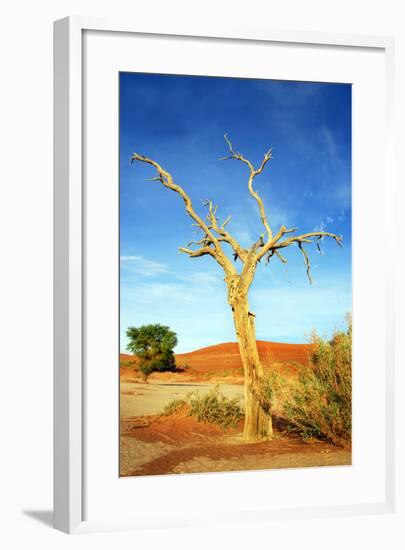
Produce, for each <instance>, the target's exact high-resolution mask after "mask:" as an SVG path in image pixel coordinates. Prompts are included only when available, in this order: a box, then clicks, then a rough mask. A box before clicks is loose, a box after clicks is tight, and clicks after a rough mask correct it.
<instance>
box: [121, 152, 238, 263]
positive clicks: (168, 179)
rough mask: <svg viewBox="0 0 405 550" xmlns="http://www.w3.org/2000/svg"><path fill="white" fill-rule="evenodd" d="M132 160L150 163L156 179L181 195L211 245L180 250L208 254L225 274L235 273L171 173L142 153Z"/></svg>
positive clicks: (194, 255) (134, 156)
mask: <svg viewBox="0 0 405 550" xmlns="http://www.w3.org/2000/svg"><path fill="white" fill-rule="evenodd" d="M134 161H139V162H144V163H146V164H150V165H151V166H153V167H154V168H155V169H156V171H157V173H158V179H159V180H160V181H161V182H162V184H163V185H164V186H165V187H167V188H168V189H171V190H172V191H175V192H176V193H178V194H179V195H180V196H181V198H182V199H183V201H184V204H185V208H186V212H187V213H188V215H189V216H190V217H191V218H192V219H193V220H194V222H195V223H196V224H197V225H198V227H199V228H200V229H202V230H203V232H204V235H205V236H206V237H207V239H209V240H210V242H211V243H212V245H213V248H211V247H210V246H208V247H202V248H200V249H199V250H197V251H192V250H189V249H187V248H180V251H181V252H186V253H187V254H189V255H190V257H193V258H195V257H197V256H202V255H204V254H209V255H211V256H213V257H214V258H215V259H216V260H217V262H218V263H219V264H220V265H221V267H222V268H223V269H224V271H225V273H226V274H235V273H236V270H235V267H234V266H233V265H232V262H231V261H230V260H229V259H228V258H227V256H226V254H225V253H224V251H223V250H222V248H221V245H220V242H219V240H218V238H217V237H216V236H215V235H214V233H212V231H211V230H210V228H209V227H208V226H207V224H206V223H205V222H204V221H203V220H202V218H201V217H200V216H199V215H198V214H197V212H196V211H195V210H194V207H193V204H192V202H191V199H190V197H189V196H188V195H187V193H186V192H185V191H184V189H183V188H182V187H181V186H180V185H177V184H176V183H174V181H173V178H172V176H171V174H170V173H169V172H168V171H167V170H165V169H164V168H162V166H161V165H160V164H158V163H157V162H156V161H154V160H153V159H150V158H148V157H145V156H144V155H139V154H138V153H134V154H133V155H132V157H131V163H133V162H134Z"/></svg>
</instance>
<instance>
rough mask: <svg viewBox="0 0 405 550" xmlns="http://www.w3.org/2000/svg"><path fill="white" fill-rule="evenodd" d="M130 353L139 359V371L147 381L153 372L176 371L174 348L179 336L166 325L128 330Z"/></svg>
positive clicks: (144, 326)
mask: <svg viewBox="0 0 405 550" xmlns="http://www.w3.org/2000/svg"><path fill="white" fill-rule="evenodd" d="M127 337H128V339H129V343H128V345H127V349H128V351H131V352H132V353H133V354H134V355H137V357H138V358H139V369H140V371H141V372H142V374H143V376H144V379H145V381H146V380H147V379H148V376H149V375H150V374H152V372H165V371H171V372H174V371H175V370H176V360H175V357H174V353H173V348H174V347H175V346H176V345H177V335H176V333H175V332H173V331H171V330H170V329H169V327H166V326H164V325H159V324H155V325H142V326H141V327H129V328H128V330H127Z"/></svg>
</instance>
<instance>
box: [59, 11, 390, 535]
mask: <svg viewBox="0 0 405 550" xmlns="http://www.w3.org/2000/svg"><path fill="white" fill-rule="evenodd" d="M106 31H107V32H110V33H126V34H132V35H142V36H148V35H150V36H156V35H159V36H164V37H166V38H167V37H170V36H173V37H176V39H177V40H181V39H182V37H183V38H184V39H185V38H186V37H190V36H191V37H198V38H199V39H201V40H207V41H209V40H214V39H221V40H229V41H233V42H237V41H249V42H252V43H261V44H264V43H273V42H274V43H280V44H293V45H296V46H297V45H301V46H305V45H314V46H317V45H318V46H324V47H329V48H331V49H336V48H347V49H351V50H353V51H355V50H356V49H363V50H364V49H370V50H375V49H378V50H379V51H380V52H381V54H382V55H383V56H384V62H385V91H386V94H385V101H386V104H385V106H384V108H385V117H386V120H385V123H386V134H385V135H386V138H385V143H384V147H383V148H384V151H385V157H384V165H385V182H384V186H383V188H384V192H385V199H386V201H387V211H389V212H390V213H391V214H392V216H391V217H390V216H387V223H388V224H394V215H393V212H394V202H395V198H394V176H393V154H394V153H393V130H392V124H393V79H394V74H393V73H394V70H393V66H394V62H393V55H394V54H393V52H394V42H393V39H391V38H389V37H373V36H357V35H344V34H342V35H330V34H321V33H312V32H305V33H301V32H295V31H294V32H293V31H291V32H286V31H277V30H263V29H232V30H230V29H225V28H223V29H199V28H198V26H197V27H196V28H195V29H190V28H181V25H180V24H179V26H178V28H156V27H155V25H154V24H153V23H151V25H150V26H149V27H147V28H145V26H143V27H142V28H141V29H138V28H137V25H136V22H135V23H131V22H116V21H113V20H98V19H93V18H83V17H70V18H65V19H62V20H60V21H57V22H55V35H54V78H55V80H54V82H55V95H54V97H55V102H54V121H55V122H54V123H55V147H54V254H55V261H54V319H55V329H54V525H55V527H56V528H57V529H60V530H62V531H65V532H68V533H73V532H85V531H95V530H103V529H124V528H125V529H128V528H139V527H142V526H146V525H148V526H154V525H155V524H156V525H157V521H156V520H154V519H153V516H152V513H151V514H150V520H148V518H147V514H146V516H145V517H146V519H145V517H144V518H143V519H142V521H136V520H135V518H134V519H133V520H131V519H124V520H122V521H120V520H117V519H111V520H109V518H106V517H100V518H99V521H98V520H93V519H92V520H91V521H89V520H86V519H85V518H84V513H83V510H84V507H85V505H86V504H85V500H86V495H85V494H84V490H83V486H84V485H83V484H84V479H85V477H86V475H87V471H88V469H87V468H86V467H85V445H84V442H85V440H86V437H87V436H88V433H87V431H86V430H85V429H84V415H85V408H84V406H83V402H84V399H85V398H86V391H87V389H88V388H86V385H85V384H84V383H83V356H84V351H83V350H84V348H85V346H86V341H85V338H84V336H83V324H84V321H83V319H84V302H83V281H84V277H85V276H86V274H85V273H84V267H83V266H84V257H85V256H84V255H85V254H86V249H85V247H83V242H84V241H83V227H84V217H85V216H86V205H85V204H84V202H83V184H82V182H83V166H84V162H85V158H84V156H85V154H86V152H85V151H83V139H82V136H83V82H84V76H83V75H84V70H85V67H84V66H83V36H84V33H85V32H106ZM392 227H393V225H391V228H392ZM390 258H391V255H390V254H389V253H387V263H388V269H386V272H385V285H386V298H387V299H386V326H385V329H386V331H387V339H386V347H385V369H384V370H385V397H386V399H385V402H386V410H385V433H386V437H385V490H384V498H382V499H381V500H379V501H378V502H358V503H352V504H348V505H345V504H340V503H336V505H328V506H312V507H309V508H301V507H300V506H298V507H294V506H292V507H290V508H288V509H284V508H280V509H279V510H272V512H271V513H272V517H288V518H294V517H306V516H308V514H310V515H311V516H312V517H317V516H320V517H321V516H325V515H328V516H331V515H332V516H334V515H336V516H338V515H351V514H357V513H361V514H367V513H390V512H393V511H394V509H395V461H394V430H393V426H394V398H393V396H394V393H395V392H394V389H395V388H394V366H395V358H394V341H393V334H394V294H393V292H394V290H393V288H394V285H393V273H394V270H393V269H392V265H391V262H392V260H391V259H390ZM386 265H387V264H386ZM117 444H118V443H117ZM175 482H177V479H176V480H174V481H173V483H175ZM102 483H103V480H102V479H100V484H102ZM155 483H156V480H155ZM142 487H145V484H143V485H142ZM140 490H145V489H144V488H143V489H140ZM237 506H238V505H237V504H235V507H236V508H237ZM245 516H246V518H247V519H252V514H250V515H249V514H245ZM255 517H256V519H259V520H263V519H264V518H267V517H268V511H267V510H266V509H265V508H262V509H261V510H260V513H256V514H255ZM207 518H208V516H207ZM207 518H202V520H201V521H202V522H205V521H207ZM240 518H241V519H242V515H241V516H240ZM219 520H221V518H219ZM193 521H194V519H192V518H191V519H190V518H186V519H185V521H184V524H190V523H192V522H193ZM195 521H197V520H195ZM172 524H176V523H175V522H174V523H173V522H172V521H171V520H170V518H169V519H168V521H167V525H172ZM177 524H183V522H181V521H180V522H179V523H177ZM160 525H162V522H160Z"/></svg>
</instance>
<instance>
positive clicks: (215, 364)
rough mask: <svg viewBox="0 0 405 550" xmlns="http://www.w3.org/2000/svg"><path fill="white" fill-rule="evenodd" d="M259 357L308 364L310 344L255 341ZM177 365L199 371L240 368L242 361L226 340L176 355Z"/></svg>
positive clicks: (293, 363) (237, 352)
mask: <svg viewBox="0 0 405 550" xmlns="http://www.w3.org/2000/svg"><path fill="white" fill-rule="evenodd" d="M257 348H258V351H259V355H260V359H261V360H262V363H263V364H264V365H270V364H271V363H278V364H282V365H291V366H294V365H295V364H296V363H299V364H301V365H307V364H308V358H309V353H310V351H311V348H312V346H311V345H310V344H283V343H279V342H264V341H262V340H258V341H257ZM176 362H177V365H178V366H182V365H185V364H187V365H189V366H190V368H191V369H193V370H196V371H201V372H211V371H216V370H218V371H224V370H233V369H241V368H242V362H241V359H240V355H239V348H238V344H237V343H236V342H227V343H224V344H217V345H215V346H209V347H207V348H202V349H199V350H196V351H193V352H191V353H180V354H178V355H176Z"/></svg>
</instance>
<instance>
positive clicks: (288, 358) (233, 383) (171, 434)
mask: <svg viewBox="0 0 405 550" xmlns="http://www.w3.org/2000/svg"><path fill="white" fill-rule="evenodd" d="M309 349H310V348H309V346H307V345H304V344H302V345H295V346H294V345H287V344H271V343H268V342H262V343H261V342H259V352H260V354H261V358H262V361H263V362H264V363H266V360H271V361H272V363H273V364H274V361H276V362H277V365H278V366H279V369H280V371H281V372H284V373H289V374H290V375H292V376H294V374H296V372H297V369H299V363H301V364H303V363H306V362H307V360H308V353H309ZM176 359H177V364H178V365H185V366H187V368H186V369H185V370H184V372H179V373H162V374H159V373H155V374H153V375H152V376H151V377H150V380H149V382H148V383H147V384H145V383H144V382H143V381H142V378H141V377H140V375H139V373H137V372H136V368H134V366H135V364H134V359H133V358H132V357H131V356H125V355H123V356H122V357H121V364H122V365H123V366H122V368H121V371H120V374H121V376H120V382H121V384H120V414H121V416H120V418H121V438H120V475H121V476H143V475H161V474H168V473H171V474H179V473H195V472H218V471H241V470H260V469H274V468H296V467H311V466H312V467H313V466H338V465H349V464H351V451H350V449H342V448H338V447H335V446H333V445H329V444H327V443H324V442H320V441H311V442H303V441H302V440H301V439H300V438H297V437H292V436H291V435H287V434H286V432H285V431H284V427H283V423H282V420H281V419H277V416H276V418H275V421H274V428H275V435H274V438H273V439H272V440H271V441H261V442H257V443H246V442H243V440H242V431H243V423H242V422H241V423H240V424H239V425H238V426H237V428H235V429H228V430H223V429H222V428H221V427H219V426H217V425H215V424H204V423H201V422H198V421H197V420H196V419H195V418H191V417H189V416H188V415H187V413H186V412H185V411H179V412H178V413H176V414H174V415H170V416H163V415H162V414H161V413H162V412H163V409H164V407H165V405H167V403H169V402H170V401H172V400H174V399H182V398H184V397H186V396H187V394H189V393H190V392H195V391H198V392H199V393H201V394H202V393H206V392H208V391H209V390H210V389H211V388H212V387H213V386H214V385H215V384H217V383H218V382H219V383H220V390H221V392H222V393H224V395H226V396H227V397H229V398H232V397H240V400H241V403H243V376H242V372H241V370H240V369H241V365H240V358H239V354H238V350H237V345H236V344H220V345H219V346H212V347H211V348H204V349H203V350H197V351H196V352H193V353H190V354H183V355H180V356H177V357H176Z"/></svg>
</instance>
